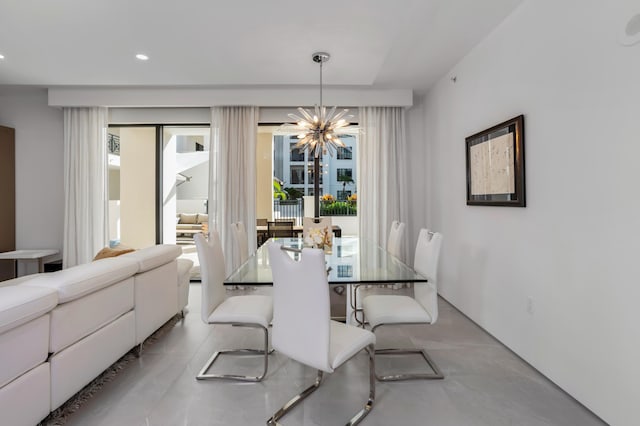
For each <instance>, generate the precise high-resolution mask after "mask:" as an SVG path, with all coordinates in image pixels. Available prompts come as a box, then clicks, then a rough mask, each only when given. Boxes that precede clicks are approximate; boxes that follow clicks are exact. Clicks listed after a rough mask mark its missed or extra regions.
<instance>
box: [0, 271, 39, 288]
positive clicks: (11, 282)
mask: <svg viewBox="0 0 640 426" xmlns="http://www.w3.org/2000/svg"><path fill="white" fill-rule="evenodd" d="M39 275H40V274H30V275H23V276H21V277H18V278H12V279H10V280H6V281H0V287H8V286H10V285H18V284H22V283H23V282H25V281H30V280H32V279H34V278H35V277H37V276H39Z"/></svg>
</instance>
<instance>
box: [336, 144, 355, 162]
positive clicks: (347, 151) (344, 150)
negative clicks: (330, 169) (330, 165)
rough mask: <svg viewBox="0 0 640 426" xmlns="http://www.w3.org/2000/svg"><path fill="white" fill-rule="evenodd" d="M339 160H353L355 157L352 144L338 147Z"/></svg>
mask: <svg viewBox="0 0 640 426" xmlns="http://www.w3.org/2000/svg"><path fill="white" fill-rule="evenodd" d="M336 158H337V159H338V160H351V159H353V152H352V151H351V147H350V146H345V147H341V146H340V147H338V150H337V156H336Z"/></svg>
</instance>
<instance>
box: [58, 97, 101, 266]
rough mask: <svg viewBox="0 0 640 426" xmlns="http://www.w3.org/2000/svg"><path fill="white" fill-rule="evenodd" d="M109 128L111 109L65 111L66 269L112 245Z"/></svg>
mask: <svg viewBox="0 0 640 426" xmlns="http://www.w3.org/2000/svg"><path fill="white" fill-rule="evenodd" d="M107 125H108V115H107V108H101V107H91V108H64V193H65V215H64V217H65V219H64V238H63V247H64V253H63V261H62V263H63V267H64V268H68V267H70V266H75V265H79V264H82V263H88V262H90V261H91V260H92V259H93V257H94V256H95V254H96V253H97V252H98V251H99V250H100V249H102V248H103V247H104V246H106V244H107V241H108V231H109V228H108V224H109V222H108V217H107V215H108V202H109V201H108V200H109V197H108V192H107V184H108V180H107V171H108V169H107V143H106V134H107Z"/></svg>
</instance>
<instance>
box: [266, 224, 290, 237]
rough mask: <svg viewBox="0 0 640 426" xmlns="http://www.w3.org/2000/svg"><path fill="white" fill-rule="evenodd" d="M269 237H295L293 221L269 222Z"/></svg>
mask: <svg viewBox="0 0 640 426" xmlns="http://www.w3.org/2000/svg"><path fill="white" fill-rule="evenodd" d="M267 232H268V234H269V237H279V238H291V237H293V222H288V221H287V222H278V221H276V222H267Z"/></svg>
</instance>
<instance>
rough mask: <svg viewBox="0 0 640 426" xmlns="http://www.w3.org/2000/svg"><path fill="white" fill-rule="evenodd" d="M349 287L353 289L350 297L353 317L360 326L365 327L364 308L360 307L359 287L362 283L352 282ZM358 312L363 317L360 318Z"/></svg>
mask: <svg viewBox="0 0 640 426" xmlns="http://www.w3.org/2000/svg"><path fill="white" fill-rule="evenodd" d="M349 287H350V289H351V297H350V299H351V309H352V311H351V312H352V313H353V319H354V321H355V322H356V323H357V324H358V325H359V326H361V327H362V328H364V325H365V320H364V311H363V309H362V308H358V289H359V288H360V284H351V285H350V286H349ZM358 314H360V316H361V317H362V319H359V318H358Z"/></svg>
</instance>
